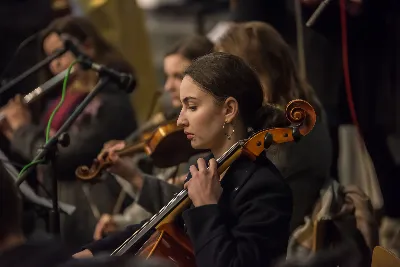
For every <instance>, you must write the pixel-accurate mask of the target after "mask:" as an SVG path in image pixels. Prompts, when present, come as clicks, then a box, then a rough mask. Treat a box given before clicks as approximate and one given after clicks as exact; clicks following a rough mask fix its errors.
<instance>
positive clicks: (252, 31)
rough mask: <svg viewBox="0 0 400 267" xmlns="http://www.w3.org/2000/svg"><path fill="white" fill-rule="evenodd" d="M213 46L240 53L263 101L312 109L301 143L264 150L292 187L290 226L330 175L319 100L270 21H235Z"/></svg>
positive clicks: (328, 143) (299, 221) (299, 220)
mask: <svg viewBox="0 0 400 267" xmlns="http://www.w3.org/2000/svg"><path fill="white" fill-rule="evenodd" d="M215 50H216V51H221V52H226V53H230V54H233V55H236V56H239V57H241V58H243V59H244V60H245V61H246V63H247V64H249V65H250V66H252V67H253V69H254V70H256V72H257V74H258V76H259V78H260V80H261V84H262V88H263V90H264V101H265V102H266V103H271V104H274V105H277V106H280V107H285V106H286V104H287V103H288V102H289V101H290V100H292V99H303V100H306V101H307V102H308V103H310V104H311V105H312V106H313V107H314V109H315V111H316V114H317V122H316V125H315V127H314V128H313V130H312V132H311V133H310V134H309V135H307V136H305V137H304V138H303V139H302V140H301V142H298V143H285V144H279V145H277V146H275V147H271V148H270V149H269V150H268V151H267V156H268V158H269V159H270V160H271V161H272V162H273V163H274V164H275V165H276V167H277V168H278V169H279V170H280V172H281V173H282V175H283V176H284V177H285V179H286V181H287V182H288V184H289V186H290V187H291V189H292V192H293V198H294V209H293V217H292V223H291V230H294V229H295V228H296V227H297V226H299V225H300V224H302V223H303V222H304V216H306V215H308V214H309V213H310V212H311V211H312V207H313V206H314V203H315V201H316V200H317V198H318V197H319V192H320V189H321V187H322V186H323V184H324V182H325V181H326V179H327V178H328V177H329V171H330V166H331V160H332V145H331V139H330V136H329V130H328V127H327V119H326V115H325V112H324V111H323V108H322V105H321V104H320V101H319V99H318V98H317V96H316V94H315V93H314V91H313V89H312V88H311V86H310V85H309V84H308V83H307V82H306V81H305V80H304V79H302V78H301V77H300V76H299V74H298V70H297V67H296V65H295V62H294V60H293V56H292V51H291V50H290V47H289V45H288V44H287V43H286V42H285V41H284V40H283V38H282V37H281V35H280V34H279V33H278V32H277V31H276V30H275V29H274V28H273V27H272V26H270V25H269V24H266V23H263V22H247V23H238V24H234V25H233V26H231V28H230V29H229V30H228V32H226V34H225V35H224V36H223V37H222V38H220V39H219V40H218V43H217V44H216V45H215Z"/></svg>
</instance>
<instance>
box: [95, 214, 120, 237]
mask: <svg viewBox="0 0 400 267" xmlns="http://www.w3.org/2000/svg"><path fill="white" fill-rule="evenodd" d="M116 230H117V225H116V223H115V221H114V220H113V217H112V216H111V215H110V214H103V215H102V216H101V218H100V220H99V221H98V222H97V225H96V228H95V230H94V234H93V239H94V240H100V239H102V238H103V234H107V233H110V232H115V231H116Z"/></svg>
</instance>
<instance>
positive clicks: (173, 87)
mask: <svg viewBox="0 0 400 267" xmlns="http://www.w3.org/2000/svg"><path fill="white" fill-rule="evenodd" d="M213 47H214V45H213V43H212V42H211V41H210V40H208V38H207V37H205V36H201V35H194V36H189V37H186V38H183V39H182V40H179V41H178V42H177V43H176V44H175V45H174V46H173V47H172V48H171V49H170V50H169V51H168V52H167V53H166V55H165V57H164V73H165V84H164V92H166V93H167V94H168V95H169V99H170V102H171V103H170V105H171V106H172V109H171V110H170V111H165V112H164V114H165V115H164V117H165V118H166V119H167V120H171V119H175V118H177V117H178V115H179V112H180V110H181V108H182V103H181V101H180V99H179V87H180V85H181V82H182V78H183V75H184V71H185V69H186V68H187V67H188V66H189V65H190V64H191V62H192V61H193V60H195V59H196V58H199V57H201V56H204V55H206V54H208V53H210V52H212V50H213ZM155 116H157V115H155ZM150 120H153V121H154V119H150ZM114 145H115V142H109V143H106V144H105V145H104V151H103V152H102V153H100V155H99V156H98V158H99V159H101V158H102V157H103V155H104V153H107V151H108V149H109V148H111V147H112V146H114ZM124 146H125V142H123V141H121V142H120V144H119V145H118V146H117V147H116V148H118V147H119V148H123V147H124ZM177 149H179V148H177ZM171 156H173V155H171ZM193 159H194V161H195V160H197V158H196V157H194V158H193ZM193 159H191V161H192V160H193ZM121 162H123V165H124V167H123V168H120V167H112V168H110V169H109V171H110V172H111V173H113V174H115V175H118V176H119V177H122V178H125V179H126V178H127V177H128V179H129V177H132V176H134V175H135V174H136V173H137V172H138V170H137V168H136V166H135V164H133V162H132V160H131V159H130V158H128V157H125V158H122V159H121ZM185 165H186V164H185ZM184 167H185V168H180V169H185V173H187V168H188V167H186V166H184ZM121 169H124V171H120V170H121ZM139 177H140V178H138V179H141V177H143V179H144V180H146V182H145V183H144V184H145V185H144V186H140V185H139V186H134V192H135V193H136V194H137V199H136V202H135V203H133V204H132V205H131V206H130V207H128V208H127V209H126V210H125V211H124V214H122V215H121V214H116V215H111V214H103V215H102V217H101V218H100V220H99V222H98V223H97V226H96V229H95V232H94V239H95V240H98V239H101V237H102V236H103V234H104V231H105V229H107V232H110V231H114V230H117V229H121V228H124V227H125V226H126V225H128V224H132V223H135V222H137V223H139V222H141V221H142V220H144V219H145V218H149V217H150V216H151V214H154V213H156V212H157V211H158V210H159V209H160V208H161V207H162V206H163V205H164V203H165V201H169V199H166V198H165V196H163V195H160V194H158V192H159V191H157V190H156V189H155V187H157V184H158V181H157V180H155V179H154V177H152V176H150V177H149V176H147V175H140V176H139ZM185 178H186V174H185V175H184V176H181V175H180V176H179V177H176V178H173V180H174V183H175V184H177V185H178V186H182V185H183V182H184V179H185ZM175 190H176V191H178V190H179V188H176V189H175Z"/></svg>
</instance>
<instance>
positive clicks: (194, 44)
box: [165, 35, 214, 61]
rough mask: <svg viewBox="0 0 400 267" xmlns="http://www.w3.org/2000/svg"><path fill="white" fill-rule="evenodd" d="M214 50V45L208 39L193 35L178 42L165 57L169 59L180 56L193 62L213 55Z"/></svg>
mask: <svg viewBox="0 0 400 267" xmlns="http://www.w3.org/2000/svg"><path fill="white" fill-rule="evenodd" d="M213 49H214V44H213V43H212V42H211V41H210V40H209V39H208V38H207V37H205V36H202V35H193V36H189V37H186V38H184V39H182V40H180V41H178V42H177V43H176V44H175V45H174V46H173V47H172V48H171V49H170V50H169V51H168V52H167V53H166V55H165V56H166V57H167V56H170V55H174V54H179V55H181V56H183V57H184V58H186V59H188V60H190V61H193V60H195V59H196V58H199V57H202V56H204V55H207V54H208V53H211V52H212V51H213Z"/></svg>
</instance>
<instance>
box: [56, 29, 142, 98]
mask: <svg viewBox="0 0 400 267" xmlns="http://www.w3.org/2000/svg"><path fill="white" fill-rule="evenodd" d="M59 36H60V38H61V39H62V40H63V42H64V47H65V48H66V49H67V50H69V51H71V52H72V53H73V54H74V55H75V57H76V58H77V59H78V61H79V63H80V65H81V66H82V68H83V69H92V70H94V71H96V72H98V73H99V75H106V76H108V77H109V78H110V79H111V80H112V81H113V82H115V83H117V84H118V86H119V87H121V89H123V90H124V91H126V92H127V93H131V92H132V91H133V90H134V89H135V87H136V85H137V81H136V79H135V78H134V77H133V75H132V74H130V73H124V72H119V71H116V70H115V69H112V68H109V67H107V66H105V65H101V64H98V63H95V62H93V61H92V60H91V59H90V57H88V56H87V55H86V54H85V53H83V52H82V51H81V50H80V49H79V47H78V45H77V44H76V42H75V41H74V40H72V39H71V38H70V37H68V36H67V35H65V34H59Z"/></svg>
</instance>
